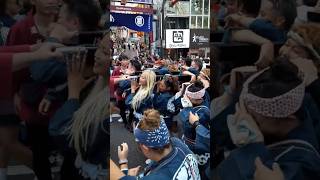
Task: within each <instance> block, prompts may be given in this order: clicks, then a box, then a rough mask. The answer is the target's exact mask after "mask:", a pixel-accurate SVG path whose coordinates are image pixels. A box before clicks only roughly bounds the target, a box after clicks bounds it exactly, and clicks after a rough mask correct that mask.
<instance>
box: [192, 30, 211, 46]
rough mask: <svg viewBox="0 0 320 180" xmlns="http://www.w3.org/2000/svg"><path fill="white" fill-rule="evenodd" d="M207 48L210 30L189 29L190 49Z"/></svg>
mask: <svg viewBox="0 0 320 180" xmlns="http://www.w3.org/2000/svg"><path fill="white" fill-rule="evenodd" d="M209 46H210V29H190V48H199V47H209Z"/></svg>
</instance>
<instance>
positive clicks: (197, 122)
mask: <svg viewBox="0 0 320 180" xmlns="http://www.w3.org/2000/svg"><path fill="white" fill-rule="evenodd" d="M199 125H200V122H199V121H195V122H194V123H193V124H192V126H193V127H194V128H196V127H198V126H199Z"/></svg>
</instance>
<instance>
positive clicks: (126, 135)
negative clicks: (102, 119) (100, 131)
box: [110, 116, 182, 168]
mask: <svg viewBox="0 0 320 180" xmlns="http://www.w3.org/2000/svg"><path fill="white" fill-rule="evenodd" d="M117 119H118V118H113V122H112V123H111V124H110V155H111V159H112V160H113V161H114V162H115V163H117V162H118V152H117V150H118V149H117V147H118V145H120V144H121V143H122V142H126V143H128V146H129V157H128V161H129V168H132V167H136V166H139V165H141V166H143V165H145V160H146V158H145V157H144V156H143V154H142V153H141V152H140V151H139V150H138V147H137V144H136V142H135V141H134V137H133V134H132V133H130V132H129V131H128V130H127V129H125V128H124V125H123V123H119V122H118V121H117ZM174 119H175V120H177V121H178V117H177V116H176V117H174ZM178 122H179V121H178ZM181 126H182V125H181V124H180V123H179V126H178V127H179V128H178V129H179V133H178V134H179V136H180V137H181V135H182V127H181Z"/></svg>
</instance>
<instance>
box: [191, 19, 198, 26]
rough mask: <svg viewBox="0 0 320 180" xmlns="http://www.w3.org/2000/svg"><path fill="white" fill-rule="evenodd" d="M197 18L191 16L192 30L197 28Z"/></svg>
mask: <svg viewBox="0 0 320 180" xmlns="http://www.w3.org/2000/svg"><path fill="white" fill-rule="evenodd" d="M196 18H197V17H196V16H191V28H196V27H197V25H196Z"/></svg>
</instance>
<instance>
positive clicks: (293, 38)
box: [287, 31, 320, 61]
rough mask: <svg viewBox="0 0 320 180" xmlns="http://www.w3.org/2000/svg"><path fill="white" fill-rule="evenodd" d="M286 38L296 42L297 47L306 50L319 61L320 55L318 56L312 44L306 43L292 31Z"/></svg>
mask: <svg viewBox="0 0 320 180" xmlns="http://www.w3.org/2000/svg"><path fill="white" fill-rule="evenodd" d="M287 36H288V38H291V39H292V40H294V41H295V42H297V43H298V44H299V45H301V46H303V47H305V48H307V49H308V50H309V51H310V52H311V53H312V55H313V56H314V57H315V58H316V60H318V61H320V55H319V52H318V51H319V50H318V51H317V50H316V49H315V48H314V47H313V45H312V44H310V43H307V42H306V41H305V40H304V39H303V38H302V37H301V36H300V35H299V34H298V33H296V32H294V31H289V32H288V34H287Z"/></svg>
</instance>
